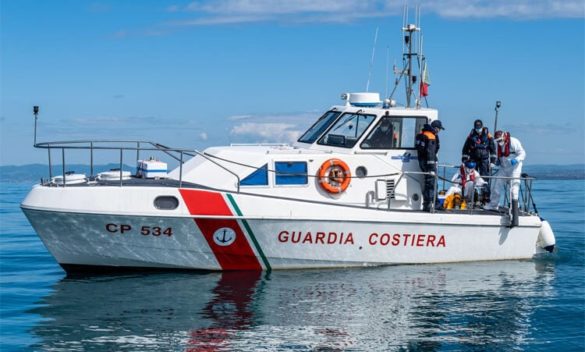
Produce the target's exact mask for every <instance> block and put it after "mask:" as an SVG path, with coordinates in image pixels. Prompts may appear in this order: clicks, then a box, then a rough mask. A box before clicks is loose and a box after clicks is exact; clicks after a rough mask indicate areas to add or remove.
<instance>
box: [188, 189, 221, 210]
mask: <svg viewBox="0 0 585 352" xmlns="http://www.w3.org/2000/svg"><path fill="white" fill-rule="evenodd" d="M179 192H181V196H182V197H183V200H185V204H186V205H187V208H188V209H189V213H190V214H191V215H232V211H231V210H230V208H229V207H228V206H227V204H226V202H225V200H224V199H223V196H222V195H221V194H220V193H217V192H208V191H199V190H192V189H190V190H186V189H180V190H179Z"/></svg>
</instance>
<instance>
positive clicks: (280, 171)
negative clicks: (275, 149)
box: [274, 161, 308, 185]
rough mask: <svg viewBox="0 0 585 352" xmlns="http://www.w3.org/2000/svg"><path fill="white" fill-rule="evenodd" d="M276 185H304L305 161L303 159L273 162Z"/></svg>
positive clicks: (306, 180)
mask: <svg viewBox="0 0 585 352" xmlns="http://www.w3.org/2000/svg"><path fill="white" fill-rule="evenodd" d="M274 170H275V171H276V178H275V183H276V184H277V185H306V184H307V183H308V175H307V163H306V162H304V161H277V162H275V163H274Z"/></svg>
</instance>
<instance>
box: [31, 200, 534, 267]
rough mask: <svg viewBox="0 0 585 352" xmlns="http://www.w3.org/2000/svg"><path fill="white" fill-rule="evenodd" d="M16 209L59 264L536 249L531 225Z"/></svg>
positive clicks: (515, 253) (296, 263) (493, 256)
mask: <svg viewBox="0 0 585 352" xmlns="http://www.w3.org/2000/svg"><path fill="white" fill-rule="evenodd" d="M23 211H24V213H25V214H26V216H27V217H28V219H29V220H30V222H31V224H32V225H33V227H34V228H35V230H36V231H37V233H38V234H39V236H40V238H41V239H42V241H43V242H44V244H45V246H46V247H47V248H48V250H49V251H50V252H51V254H52V255H53V256H54V257H55V258H56V260H57V261H58V262H59V263H60V264H61V265H62V266H63V267H64V268H66V269H80V268H83V267H112V268H145V269H146V268H153V269H156V268H159V269H165V268H166V269H193V270H270V269H297V268H324V267H355V266H375V265H388V264H405V263H409V264H411V263H445V262H465V261H483V260H506V259H523V258H532V257H533V256H534V255H535V254H537V253H539V252H542V250H541V249H540V248H539V247H538V246H536V242H537V239H538V235H539V227H535V226H520V227H515V228H512V229H510V228H507V227H505V226H474V225H461V224H459V225H455V224H450V225H449V224H447V225H437V224H424V223H408V221H403V222H378V221H376V222H367V221H363V220H351V219H346V220H343V221H339V220H337V221H327V220H322V221H317V220H295V219H258V218H243V217H237V216H232V217H227V216H225V217H217V216H215V217H208V216H200V217H162V216H158V217H154V216H129V215H115V214H87V213H86V214H84V213H71V212H59V211H46V210H34V209H27V208H23ZM427 216H428V217H430V218H432V217H433V216H439V215H434V214H433V215H431V214H429V215H427ZM403 217H404V218H407V217H408V215H407V214H405V215H404V216H403ZM405 220H406V219H405Z"/></svg>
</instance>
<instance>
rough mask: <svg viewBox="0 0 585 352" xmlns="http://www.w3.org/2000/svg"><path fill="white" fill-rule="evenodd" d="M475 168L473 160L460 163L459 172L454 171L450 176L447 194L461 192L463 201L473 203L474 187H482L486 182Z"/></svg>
mask: <svg viewBox="0 0 585 352" xmlns="http://www.w3.org/2000/svg"><path fill="white" fill-rule="evenodd" d="M475 168H476V164H475V162H474V161H467V162H465V163H464V164H461V166H460V167H459V172H457V173H455V174H454V175H453V177H452V178H451V182H452V183H453V186H451V188H449V191H447V194H449V193H455V192H459V193H462V194H463V198H464V199H465V202H467V204H471V205H473V204H474V203H475V201H477V199H475V187H483V186H485V185H486V184H487V182H486V181H485V180H484V179H483V178H482V177H481V175H480V173H479V172H477V170H476V169H475ZM469 207H471V206H468V208H469Z"/></svg>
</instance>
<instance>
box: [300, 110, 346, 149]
mask: <svg viewBox="0 0 585 352" xmlns="http://www.w3.org/2000/svg"><path fill="white" fill-rule="evenodd" d="M340 114H341V113H340V112H338V111H327V112H326V113H325V114H324V115H323V116H321V117H320V118H319V120H317V122H315V124H314V125H313V126H311V128H309V129H308V130H307V132H305V133H304V134H303V135H302V136H301V138H299V142H302V143H313V142H315V141H316V140H317V138H319V136H321V135H322V134H323V132H325V130H326V129H327V128H329V126H330V125H331V124H332V123H333V121H335V120H336V119H337V117H338V116H339V115H340Z"/></svg>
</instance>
